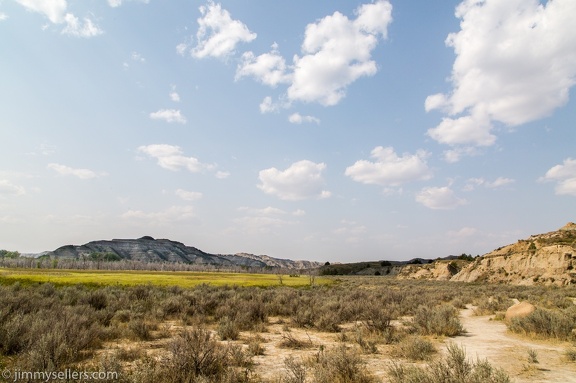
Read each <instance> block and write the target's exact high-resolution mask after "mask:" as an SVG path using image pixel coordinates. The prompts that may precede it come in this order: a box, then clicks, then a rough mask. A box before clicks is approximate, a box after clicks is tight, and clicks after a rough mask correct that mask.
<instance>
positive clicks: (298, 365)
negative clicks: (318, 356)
mask: <svg viewBox="0 0 576 383" xmlns="http://www.w3.org/2000/svg"><path fill="white" fill-rule="evenodd" d="M284 367H285V368H286V373H285V374H284V375H283V376H282V377H281V380H280V381H281V382H282V383H305V382H306V376H307V374H308V368H307V367H306V364H305V363H303V362H302V361H301V360H296V359H295V358H294V357H293V356H289V357H288V358H286V359H284Z"/></svg>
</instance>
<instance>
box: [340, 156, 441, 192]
mask: <svg viewBox="0 0 576 383" xmlns="http://www.w3.org/2000/svg"><path fill="white" fill-rule="evenodd" d="M371 157H372V158H373V159H374V161H368V160H359V161H356V163H355V164H354V165H352V166H349V167H347V168H346V171H345V173H344V174H345V175H347V176H348V177H351V178H352V179H353V180H354V181H356V182H361V183H364V184H375V185H381V186H400V185H402V184H404V183H406V182H410V181H418V180H426V179H430V178H431V177H432V172H431V170H430V169H429V168H428V164H427V163H426V157H427V153H426V152H424V151H418V152H417V153H416V154H408V153H404V154H403V155H402V156H398V155H397V154H396V152H395V151H394V148H392V147H386V148H384V147H382V146H377V147H376V148H374V149H373V150H372V152H371Z"/></svg>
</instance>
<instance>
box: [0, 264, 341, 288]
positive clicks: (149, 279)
mask: <svg viewBox="0 0 576 383" xmlns="http://www.w3.org/2000/svg"><path fill="white" fill-rule="evenodd" d="M15 281H20V282H23V283H35V282H39V283H43V282H50V283H53V284H55V285H74V284H86V285H123V286H134V285H146V284H152V285H155V286H181V287H193V286H197V285H200V284H203V283H206V284H210V285H214V286H225V285H230V286H232V285H237V286H257V287H269V286H280V280H279V278H278V276H277V275H275V274H244V273H220V272H191V271H181V272H170V271H140V270H136V271H126V270H122V271H111V270H60V269H7V268H0V283H11V282H15ZM330 283H332V280H331V279H328V278H322V277H316V278H315V281H314V284H317V285H326V284H330ZM282 285H284V286H291V287H302V286H309V285H310V278H309V277H308V276H306V275H302V276H295V277H289V276H287V275H284V276H283V278H282Z"/></svg>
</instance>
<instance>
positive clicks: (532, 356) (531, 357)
mask: <svg viewBox="0 0 576 383" xmlns="http://www.w3.org/2000/svg"><path fill="white" fill-rule="evenodd" d="M528 363H530V364H538V363H540V362H539V361H538V351H536V350H534V349H533V348H531V349H530V350H528Z"/></svg>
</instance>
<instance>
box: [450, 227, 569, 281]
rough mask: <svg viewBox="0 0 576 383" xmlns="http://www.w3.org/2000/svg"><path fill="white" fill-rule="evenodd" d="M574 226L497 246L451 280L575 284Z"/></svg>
mask: <svg viewBox="0 0 576 383" xmlns="http://www.w3.org/2000/svg"><path fill="white" fill-rule="evenodd" d="M575 268H576V224H574V223H572V222H570V223H568V224H566V225H565V226H563V227H562V228H560V229H559V230H557V231H553V232H549V233H544V234H537V235H532V236H530V237H529V238H528V239H521V240H519V241H518V242H517V243H514V244H511V245H508V246H504V247H500V248H498V249H496V250H494V251H492V252H490V253H488V254H486V255H484V256H482V257H478V258H477V259H476V260H475V261H474V262H472V263H471V264H469V265H468V266H466V267H464V268H463V269H462V270H461V271H460V272H459V273H457V274H456V275H455V276H454V277H452V278H451V280H452V281H464V282H481V281H486V282H493V283H511V284H517V285H532V284H545V285H568V284H576V270H575Z"/></svg>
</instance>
